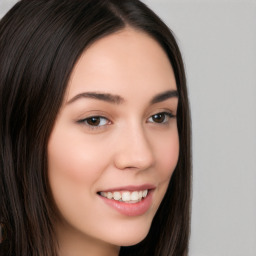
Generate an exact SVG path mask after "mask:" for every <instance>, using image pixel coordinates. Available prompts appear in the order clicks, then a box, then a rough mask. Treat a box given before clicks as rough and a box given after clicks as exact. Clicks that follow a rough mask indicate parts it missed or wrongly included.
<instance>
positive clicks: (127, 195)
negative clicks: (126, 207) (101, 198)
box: [122, 192, 131, 202]
mask: <svg viewBox="0 0 256 256" xmlns="http://www.w3.org/2000/svg"><path fill="white" fill-rule="evenodd" d="M130 195H131V193H130V192H123V193H122V201H124V202H128V201H130V200H131V196H130Z"/></svg>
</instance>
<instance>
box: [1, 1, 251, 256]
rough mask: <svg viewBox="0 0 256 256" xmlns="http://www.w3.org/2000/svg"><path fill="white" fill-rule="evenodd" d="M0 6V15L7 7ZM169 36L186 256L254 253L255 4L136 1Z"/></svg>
mask: <svg viewBox="0 0 256 256" xmlns="http://www.w3.org/2000/svg"><path fill="white" fill-rule="evenodd" d="M15 2H16V1H14V0H0V16H3V15H4V13H5V12H6V11H7V10H8V9H9V8H10V7H11V6H12V5H13V3H15ZM144 2H145V3H146V4H148V5H149V6H150V7H151V8H152V9H153V10H154V11H155V12H156V13H157V14H159V15H160V16H161V17H162V18H163V20H164V21H165V22H166V23H167V24H168V25H169V26H170V27H171V29H172V30H173V31H174V33H175V35H176V38H177V40H178V43H179V45H180V47H181V51H182V53H183V56H184V60H185V65H186V72H187V78H188V87H189V96H190V101H191V108H192V120H193V170H194V175H193V209H192V210H193V214H192V233H191V242H190V254H189V255H190V256H255V255H256V154H255V153H256V135H255V133H256V113H255V112H256V0H247V1H246V0H244V1H242V0H240V1H238V0H237V1H236V0H233V1H231V0H230V1H220V0H218V1H215V0H205V1H203V0H201V1H199V0H176V1H175V0H160V1H159V0H158V1H157V0H144Z"/></svg>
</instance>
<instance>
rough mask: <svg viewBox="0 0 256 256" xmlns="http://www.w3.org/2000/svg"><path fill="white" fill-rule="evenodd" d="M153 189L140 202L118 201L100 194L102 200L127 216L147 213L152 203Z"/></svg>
mask: <svg viewBox="0 0 256 256" xmlns="http://www.w3.org/2000/svg"><path fill="white" fill-rule="evenodd" d="M152 192H153V191H152V190H150V191H149V192H148V195H147V196H146V197H145V198H144V199H142V200H141V201H140V202H138V203H124V202H120V201H116V200H114V199H108V198H106V197H103V196H100V198H102V200H103V201H104V202H105V203H106V204H107V205H109V206H110V207H112V208H114V209H115V210H117V211H118V212H119V213H121V214H123V215H127V216H140V215H143V214H145V213H146V212H147V211H148V210H149V208H150V206H151V204H152Z"/></svg>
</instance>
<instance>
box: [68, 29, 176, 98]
mask: <svg viewBox="0 0 256 256" xmlns="http://www.w3.org/2000/svg"><path fill="white" fill-rule="evenodd" d="M170 89H173V90H175V89H176V82H175V78H174V74H173V69H172V66H171V64H170V61H169V59H168V57H167V55H166V53H165V52H164V50H163V49H162V47H161V46H160V45H159V43H158V42H157V41H155V40H154V39H153V38H151V37H150V36H149V35H147V34H145V33H144V32H141V31H136V30H133V29H130V28H127V29H124V30H121V31H119V32H116V33H114V34H111V35H108V36H106V37H104V38H102V39H100V40H98V41H96V42H95V43H94V44H92V45H91V46H90V47H89V48H88V49H86V50H85V51H84V53H83V54H82V56H81V57H80V59H79V60H78V62H77V64H76V65H75V67H74V69H73V72H72V74H71V78H70V81H69V85H68V90H67V100H68V99H70V98H72V97H74V96H75V95H76V94H78V93H81V92H83V91H85V90H86V91H102V90H104V91H105V92H110V93H116V94H121V95H122V94H125V95H127V96H128V95H129V94H130V93H133V94H134V92H135V90H136V91H137V92H138V93H139V92H142V93H143V92H144V93H146V91H147V90H150V91H151V92H153V93H158V92H159V91H163V90H170Z"/></svg>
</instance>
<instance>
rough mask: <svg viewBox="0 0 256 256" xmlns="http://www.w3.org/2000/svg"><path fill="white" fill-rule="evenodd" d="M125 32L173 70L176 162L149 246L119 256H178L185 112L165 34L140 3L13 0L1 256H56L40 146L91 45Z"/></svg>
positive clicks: (0, 106) (184, 187)
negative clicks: (151, 44)
mask: <svg viewBox="0 0 256 256" xmlns="http://www.w3.org/2000/svg"><path fill="white" fill-rule="evenodd" d="M126 26H130V27H132V28H135V29H137V30H140V31H143V32H146V33H147V34H148V35H150V36H151V37H152V38H154V39H155V40H156V41H157V42H158V43H159V44H160V45H161V46H162V48H163V49H164V51H165V52H166V53H167V55H168V57H169V60H170V62H171V64H172V67H173V70H174V74H175V78H176V84H177V89H178V93H179V105H178V112H177V122H178V131H179V139H180V153H179V160H178V164H177V167H176V169H175V171H174V174H173V176H172V179H171V181H170V184H169V187H168V190H167V193H166V195H165V197H164V199H163V201H162V203H161V205H160V208H159V210H158V211H157V213H156V216H155V217H154V219H153V222H152V226H151V229H150V231H149V233H148V235H147V237H146V238H145V239H144V240H143V241H142V242H140V243H139V244H137V245H134V246H131V247H122V248H121V251H120V255H122V256H123V255H133V256H136V255H140V256H143V255H146V256H148V255H154V256H177V255H178V256H185V255H187V252H188V239H189V231H190V203H191V198H190V189H191V150H190V148H191V146H190V133H191V131H190V113H189V104H188V97H187V88H186V79H185V72H184V66H183V61H182V57H181V54H180V51H179V48H178V45H177V43H176V40H175V38H174V36H173V34H172V32H171V31H170V30H169V28H168V27H167V26H166V25H165V24H164V23H163V22H162V21H161V20H160V19H159V17H157V16H156V15H155V14H154V13H153V12H152V11H151V10H150V9H149V8H147V7H146V5H145V4H143V3H141V2H140V1H138V0H76V1H74V0H21V1H19V2H18V3H17V4H16V5H15V6H14V7H13V8H12V9H11V10H10V11H9V12H8V13H7V14H6V15H5V16H4V18H3V19H2V20H1V22H0V156H1V157H0V192H1V193H0V196H1V197H0V200H1V201H0V205H1V207H0V223H1V225H2V227H3V229H4V232H5V237H4V241H3V242H2V243H1V245H0V254H1V256H2V255H4V256H11V255H15V256H28V255H32V256H54V255H57V253H56V247H57V243H56V237H55V234H54V228H53V227H54V221H55V218H56V216H55V215H56V214H55V210H54V201H53V199H52V196H51V191H50V187H49V183H48V177H47V144H48V139H49V136H50V134H51V131H52V128H53V124H54V122H55V119H56V116H57V113H58V111H59V108H60V106H61V103H62V100H63V96H64V93H65V90H66V87H67V83H68V81H69V77H70V74H71V72H72V69H73V67H74V65H75V63H76V62H77V60H78V59H79V57H80V56H81V54H82V52H83V51H84V50H85V49H86V48H87V47H88V46H89V45H90V44H92V43H93V42H95V41H96V40H98V39H100V38H102V37H104V36H106V35H108V34H111V33H114V32H116V31H118V30H121V29H123V28H124V27H126Z"/></svg>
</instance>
